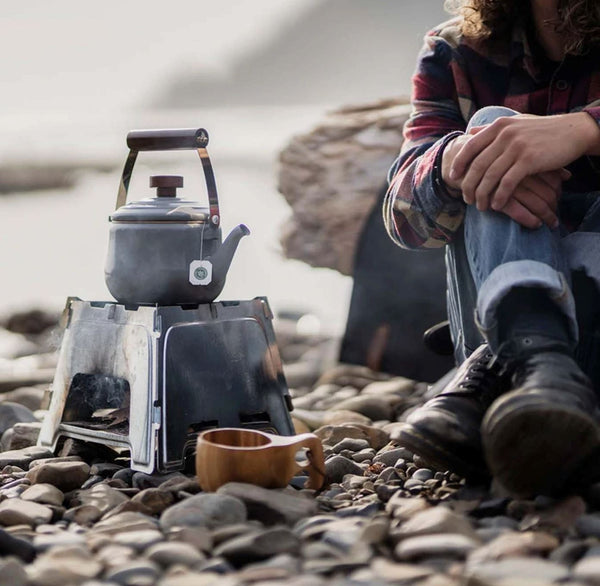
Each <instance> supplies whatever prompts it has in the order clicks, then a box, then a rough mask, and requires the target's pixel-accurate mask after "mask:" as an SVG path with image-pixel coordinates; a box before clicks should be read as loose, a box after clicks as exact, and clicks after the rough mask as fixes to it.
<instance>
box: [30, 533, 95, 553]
mask: <svg viewBox="0 0 600 586" xmlns="http://www.w3.org/2000/svg"><path fill="white" fill-rule="evenodd" d="M71 545H81V546H84V545H85V537H84V536H83V535H81V534H77V533H71V532H70V531H61V532H60V533H54V534H45V535H36V536H35V537H34V538H33V546H34V547H35V550H36V551H37V552H43V551H46V550H48V549H50V548H51V547H66V546H71Z"/></svg>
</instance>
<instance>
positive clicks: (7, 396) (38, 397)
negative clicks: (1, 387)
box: [2, 387, 46, 412]
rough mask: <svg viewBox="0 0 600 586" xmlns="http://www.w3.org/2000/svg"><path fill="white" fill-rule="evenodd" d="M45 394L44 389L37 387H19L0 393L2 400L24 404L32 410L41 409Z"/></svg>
mask: <svg viewBox="0 0 600 586" xmlns="http://www.w3.org/2000/svg"><path fill="white" fill-rule="evenodd" d="M45 396H46V391H44V390H43V389H38V388H37V387H19V388H18V389H15V390H14V391H9V392H8V393H3V394H2V398H3V399H4V400H6V401H10V402H12V403H18V404H19V405H24V406H25V407H27V408H28V409H30V410H31V411H32V412H33V411H37V410H38V409H41V407H42V403H43V402H44V398H45Z"/></svg>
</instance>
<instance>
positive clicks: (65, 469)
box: [27, 462, 90, 492]
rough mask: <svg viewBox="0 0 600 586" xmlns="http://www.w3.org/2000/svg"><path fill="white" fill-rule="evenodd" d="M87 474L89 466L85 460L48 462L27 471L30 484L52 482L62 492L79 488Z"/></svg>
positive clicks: (88, 473)
mask: <svg viewBox="0 0 600 586" xmlns="http://www.w3.org/2000/svg"><path fill="white" fill-rule="evenodd" d="M89 475H90V467H89V466H88V465H87V464H86V463H85V462H58V463H51V462H48V463H46V464H41V465H40V466H36V467H35V468H33V469H32V470H29V472H27V478H29V480H31V483H32V484H38V483H44V484H52V485H53V486H56V488H58V489H60V490H62V491H63V492H67V491H69V490H74V489H76V488H79V487H80V486H81V485H82V484H83V483H84V482H85V481H86V480H87V478H88V477H89Z"/></svg>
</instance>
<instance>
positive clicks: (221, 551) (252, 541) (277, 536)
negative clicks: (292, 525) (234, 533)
mask: <svg viewBox="0 0 600 586" xmlns="http://www.w3.org/2000/svg"><path fill="white" fill-rule="evenodd" d="M299 552H300V540H299V539H298V537H297V536H296V535H294V533H293V532H292V531H291V530H289V529H287V528H284V527H275V528H272V529H266V530H264V531H256V532H254V533H250V534H247V535H241V536H240V537H236V538H234V539H230V540H229V541H226V542H225V543H222V544H221V545H219V546H217V547H216V548H215V550H214V555H216V556H222V557H224V558H225V559H227V560H228V561H229V562H231V563H232V564H233V565H234V566H236V567H239V566H241V565H243V564H246V563H248V562H251V561H255V560H262V559H266V558H269V557H272V556H274V555H277V554H280V553H288V554H292V555H295V554H298V553H299Z"/></svg>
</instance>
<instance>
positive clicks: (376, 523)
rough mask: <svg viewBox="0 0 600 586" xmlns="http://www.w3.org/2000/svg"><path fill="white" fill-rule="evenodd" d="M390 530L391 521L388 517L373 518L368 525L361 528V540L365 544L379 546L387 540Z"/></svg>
mask: <svg viewBox="0 0 600 586" xmlns="http://www.w3.org/2000/svg"><path fill="white" fill-rule="evenodd" d="M389 529H390V521H389V519H388V518H387V516H383V515H382V516H379V517H372V518H371V520H370V521H369V522H368V523H367V525H365V526H364V527H362V528H361V531H360V540H361V541H362V542H363V543H369V544H372V545H379V544H381V543H383V542H384V541H385V540H386V539H387V536H388V532H389Z"/></svg>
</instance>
